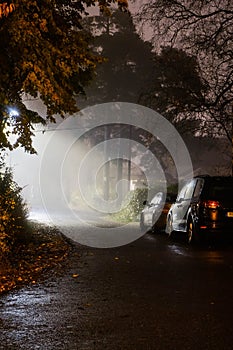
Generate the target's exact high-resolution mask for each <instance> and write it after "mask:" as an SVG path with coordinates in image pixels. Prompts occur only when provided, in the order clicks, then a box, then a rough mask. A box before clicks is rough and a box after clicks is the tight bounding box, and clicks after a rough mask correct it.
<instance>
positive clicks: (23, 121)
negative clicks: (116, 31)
mask: <svg viewBox="0 0 233 350" xmlns="http://www.w3.org/2000/svg"><path fill="white" fill-rule="evenodd" d="M114 3H116V4H118V6H119V8H120V9H126V8H127V1H126V0H102V1H96V0H81V1H68V0H53V1H49V0H41V1H39V2H37V1H28V0H21V1H19V0H15V1H14V10H13V11H12V12H11V13H8V16H7V17H6V13H4V15H3V14H2V15H1V16H0V36H1V43H0V66H1V72H0V147H1V150H4V149H7V148H8V149H12V148H15V147H18V146H23V147H24V148H25V150H26V151H30V152H34V149H33V147H32V135H33V124H34V123H38V122H41V123H46V122H47V121H55V118H54V115H55V114H60V115H61V116H62V117H64V116H65V114H66V113H69V114H72V113H74V112H76V111H77V110H78V107H77V105H76V99H75V96H77V95H80V94H84V93H85V92H84V89H85V86H86V85H87V83H88V82H89V81H90V80H91V78H92V75H93V73H94V71H95V69H96V66H97V64H98V63H100V62H102V58H101V57H100V56H99V55H97V54H95V53H94V52H93V51H92V50H91V48H90V42H91V35H90V33H88V31H87V30H84V29H83V27H82V18H83V17H85V16H86V15H87V14H88V12H87V9H88V8H89V7H90V6H94V5H96V4H97V5H98V6H99V8H100V11H102V12H109V6H110V5H111V4H114ZM7 4H8V2H7ZM7 6H10V5H7ZM12 9H13V8H12ZM28 96H29V97H30V98H31V97H32V98H40V99H41V100H42V101H43V103H44V104H45V106H46V116H45V117H42V116H40V115H38V113H36V112H33V111H31V110H28V108H27V107H26V106H25V104H24V101H25V98H27V97H28ZM10 108H14V109H17V111H18V112H17V114H16V113H12V112H11V111H10ZM10 134H14V135H15V139H14V141H13V143H12V141H10V140H9V135H10Z"/></svg>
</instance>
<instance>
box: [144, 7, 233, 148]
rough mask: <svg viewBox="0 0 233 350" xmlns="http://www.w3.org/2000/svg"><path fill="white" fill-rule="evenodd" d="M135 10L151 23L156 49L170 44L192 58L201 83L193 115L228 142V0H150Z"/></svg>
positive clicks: (231, 22) (231, 74)
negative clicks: (203, 85)
mask: <svg viewBox="0 0 233 350" xmlns="http://www.w3.org/2000/svg"><path fill="white" fill-rule="evenodd" d="M139 12H140V13H139V14H138V20H139V22H140V23H141V24H142V25H143V23H145V21H146V22H147V24H148V22H150V24H151V27H152V30H153V34H152V40H153V43H154V45H155V48H156V49H157V50H160V49H161V47H162V46H167V45H170V46H173V47H177V48H181V49H183V50H184V51H185V52H186V53H188V54H190V55H192V56H194V57H196V58H197V62H198V66H199V69H198V70H199V75H200V77H201V79H202V81H203V84H205V86H206V89H205V90H202V95H201V96H199V98H198V100H197V105H198V111H197V113H196V114H195V117H197V118H198V117H201V123H200V125H201V130H202V132H203V133H205V134H210V133H212V135H215V136H216V135H218V136H219V135H224V136H225V137H227V138H228V140H229V141H230V142H232V143H233V139H232V123H233V119H232V101H233V94H232V87H233V79H232V78H233V69H232V58H233V57H232V55H233V50H232V26H233V4H232V1H230V0H221V1H220V0H195V1H194V0H192V1H186V0H156V1H155V0H154V1H150V2H147V3H145V5H144V6H143V7H142V8H141V10H140V11H139ZM198 112H199V113H198ZM203 117H204V118H203Z"/></svg>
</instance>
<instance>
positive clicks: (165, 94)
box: [139, 47, 206, 134]
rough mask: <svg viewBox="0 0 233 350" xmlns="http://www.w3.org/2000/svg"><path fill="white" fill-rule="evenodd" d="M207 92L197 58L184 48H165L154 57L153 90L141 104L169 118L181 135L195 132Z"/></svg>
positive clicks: (146, 91)
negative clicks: (204, 94) (196, 117)
mask: <svg viewBox="0 0 233 350" xmlns="http://www.w3.org/2000/svg"><path fill="white" fill-rule="evenodd" d="M205 90H206V86H205V84H204V83H203V82H202V80H201V78H200V76H199V70H198V62H197V60H196V58H195V57H193V56H190V55H188V54H187V53H186V52H185V51H183V50H181V49H177V48H172V47H163V48H162V49H161V52H160V53H159V54H157V55H156V54H154V67H153V70H152V73H151V83H150V87H149V88H148V89H146V90H145V91H144V92H143V93H142V94H141V96H140V99H139V102H140V103H141V104H144V105H146V106H149V107H150V108H153V109H154V110H156V111H157V112H159V113H160V114H162V115H163V116H164V117H166V118H167V119H168V120H169V121H170V122H172V123H173V124H174V125H175V126H176V128H177V129H178V130H179V131H180V132H181V134H186V133H187V132H189V133H190V132H191V133H195V131H196V130H197V129H198V128H199V124H200V123H199V122H198V123H197V121H196V119H195V118H194V116H195V115H196V114H197V113H199V111H200V107H201V101H202V95H203V93H204V92H205ZM184 115H185V119H184Z"/></svg>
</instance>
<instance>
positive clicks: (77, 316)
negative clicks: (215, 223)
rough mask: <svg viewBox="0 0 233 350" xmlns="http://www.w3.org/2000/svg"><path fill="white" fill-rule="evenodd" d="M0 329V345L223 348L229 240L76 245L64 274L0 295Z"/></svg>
mask: <svg viewBox="0 0 233 350" xmlns="http://www.w3.org/2000/svg"><path fill="white" fill-rule="evenodd" d="M0 329H1V333H0V349H4V350H5V349H10V350H14V349H17V350H21V349H22V350H29V349H33V350H34V349H41V350H42V349H43V350H55V349H56V350H63V349H67V350H68V349H69V350H73V349H74V350H75V349H80V350H92V349H93V350H94V349H96V350H97V349H98V350H104V349H108V350H110V349H111V350H118V349H119V350H152V349H153V350H160V349H161V350H169V349H171V350H174V349H179V350H182V349H185V350H194V349H195V350H196V349H200V350H201V349H203V350H204V349H205V350H228V349H229V350H230V349H232V348H233V345H232V344H233V331H232V329H233V245H232V244H230V245H229V244H219V243H216V244H212V245H210V246H209V245H207V246H203V247H187V246H186V245H185V244H184V243H182V241H180V240H177V241H175V242H171V241H169V240H168V238H167V236H165V235H151V234H146V235H145V236H144V237H142V238H140V239H138V240H137V241H135V242H133V243H130V244H128V245H125V246H122V247H120V248H112V249H97V248H88V247H85V246H80V245H79V244H76V245H75V247H74V250H73V253H72V255H71V257H70V260H69V264H67V267H66V269H65V270H64V274H62V275H60V276H53V277H52V278H50V279H48V280H47V281H46V282H44V283H41V284H37V285H33V286H30V287H27V288H24V289H21V290H18V291H14V292H12V293H10V294H8V295H4V296H2V297H1V299H0Z"/></svg>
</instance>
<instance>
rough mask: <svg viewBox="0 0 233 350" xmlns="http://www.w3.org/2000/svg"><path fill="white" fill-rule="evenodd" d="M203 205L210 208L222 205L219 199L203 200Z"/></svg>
mask: <svg viewBox="0 0 233 350" xmlns="http://www.w3.org/2000/svg"><path fill="white" fill-rule="evenodd" d="M203 206H204V207H205V208H209V209H217V208H218V207H220V203H219V202H218V201H211V200H207V201H203Z"/></svg>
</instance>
